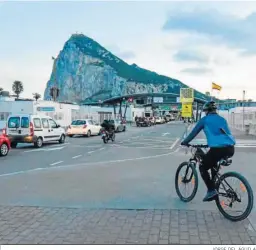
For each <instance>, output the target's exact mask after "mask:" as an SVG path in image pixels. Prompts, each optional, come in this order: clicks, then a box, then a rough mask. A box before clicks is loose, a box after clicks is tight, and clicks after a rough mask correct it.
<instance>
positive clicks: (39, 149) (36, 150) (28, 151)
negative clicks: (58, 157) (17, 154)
mask: <svg viewBox="0 0 256 250" xmlns="http://www.w3.org/2000/svg"><path fill="white" fill-rule="evenodd" d="M55 147H56V145H55ZM63 148H65V146H64V147H58V148H38V149H31V150H26V151H23V153H30V152H42V151H45V152H47V151H54V150H61V149H63Z"/></svg>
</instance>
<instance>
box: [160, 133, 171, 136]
mask: <svg viewBox="0 0 256 250" xmlns="http://www.w3.org/2000/svg"><path fill="white" fill-rule="evenodd" d="M169 134H170V133H163V134H162V136H166V135H169Z"/></svg>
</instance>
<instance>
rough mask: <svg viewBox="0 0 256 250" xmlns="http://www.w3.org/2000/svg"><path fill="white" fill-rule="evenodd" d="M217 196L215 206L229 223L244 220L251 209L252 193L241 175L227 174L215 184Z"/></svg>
mask: <svg viewBox="0 0 256 250" xmlns="http://www.w3.org/2000/svg"><path fill="white" fill-rule="evenodd" d="M216 188H217V190H218V192H219V196H218V198H217V199H216V205H217V207H218V209H219V211H220V212H221V213H222V215H223V216H224V217H225V218H227V219H228V220H231V221H241V220H244V219H246V218H247V217H248V216H249V214H250V213H251V211H252V208H253V191H252V188H251V186H250V184H249V182H248V181H247V180H246V178H245V177H243V176H242V175H241V174H239V173H236V172H227V173H225V174H223V175H222V176H221V177H220V180H219V182H218V183H217V187H216Z"/></svg>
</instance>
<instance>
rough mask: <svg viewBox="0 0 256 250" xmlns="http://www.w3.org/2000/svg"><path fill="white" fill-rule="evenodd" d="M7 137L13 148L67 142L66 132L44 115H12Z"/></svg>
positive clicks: (8, 120) (8, 123)
mask: <svg viewBox="0 0 256 250" xmlns="http://www.w3.org/2000/svg"><path fill="white" fill-rule="evenodd" d="M6 135H7V136H8V137H9V139H10V141H11V147H12V148H16V147H17V144H18V143H34V145H35V147H37V148H40V147H42V145H43V143H44V142H49V141H58V142H59V143H64V142H65V138H66V137H65V130H64V128H62V127H61V126H60V125H58V124H57V123H56V122H55V121H54V120H53V119H52V118H51V117H49V116H42V115H26V114H17V115H10V116H9V117H8V119H7V124H6Z"/></svg>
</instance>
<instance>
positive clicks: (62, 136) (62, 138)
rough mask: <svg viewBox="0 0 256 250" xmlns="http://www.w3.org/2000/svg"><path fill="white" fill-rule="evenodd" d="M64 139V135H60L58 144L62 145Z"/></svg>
mask: <svg viewBox="0 0 256 250" xmlns="http://www.w3.org/2000/svg"><path fill="white" fill-rule="evenodd" d="M65 139H66V137H65V135H63V134H62V135H61V137H60V140H59V143H60V144H63V143H64V142H65Z"/></svg>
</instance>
